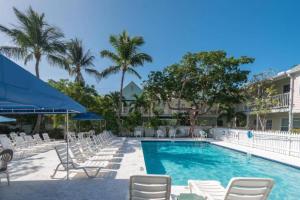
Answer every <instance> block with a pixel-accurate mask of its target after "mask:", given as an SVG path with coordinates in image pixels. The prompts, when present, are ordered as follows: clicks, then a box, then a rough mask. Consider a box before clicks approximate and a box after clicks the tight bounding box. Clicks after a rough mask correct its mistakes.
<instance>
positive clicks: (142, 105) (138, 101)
mask: <svg viewBox="0 0 300 200" xmlns="http://www.w3.org/2000/svg"><path fill="white" fill-rule="evenodd" d="M133 98H134V101H133V102H132V103H131V105H130V106H131V107H130V111H131V112H132V111H133V112H136V111H137V112H141V113H142V111H144V112H147V111H149V110H150V104H151V103H150V101H149V99H147V96H146V95H145V94H144V93H143V94H141V95H136V94H134V95H133Z"/></svg>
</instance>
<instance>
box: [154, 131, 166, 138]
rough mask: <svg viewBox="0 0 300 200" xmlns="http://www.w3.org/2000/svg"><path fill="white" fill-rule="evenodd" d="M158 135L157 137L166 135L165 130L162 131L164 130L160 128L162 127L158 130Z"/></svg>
mask: <svg viewBox="0 0 300 200" xmlns="http://www.w3.org/2000/svg"><path fill="white" fill-rule="evenodd" d="M156 137H157V138H160V137H162V138H163V137H165V134H164V132H163V131H162V130H160V129H158V130H157V131H156Z"/></svg>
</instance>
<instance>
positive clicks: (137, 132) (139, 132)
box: [133, 130, 142, 137]
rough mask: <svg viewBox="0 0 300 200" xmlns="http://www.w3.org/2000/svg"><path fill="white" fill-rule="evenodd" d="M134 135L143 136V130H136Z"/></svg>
mask: <svg viewBox="0 0 300 200" xmlns="http://www.w3.org/2000/svg"><path fill="white" fill-rule="evenodd" d="M133 136H134V137H142V131H141V130H135V131H134V133H133Z"/></svg>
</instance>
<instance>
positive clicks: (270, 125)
mask: <svg viewBox="0 0 300 200" xmlns="http://www.w3.org/2000/svg"><path fill="white" fill-rule="evenodd" d="M266 130H272V120H271V119H268V120H267V122H266Z"/></svg>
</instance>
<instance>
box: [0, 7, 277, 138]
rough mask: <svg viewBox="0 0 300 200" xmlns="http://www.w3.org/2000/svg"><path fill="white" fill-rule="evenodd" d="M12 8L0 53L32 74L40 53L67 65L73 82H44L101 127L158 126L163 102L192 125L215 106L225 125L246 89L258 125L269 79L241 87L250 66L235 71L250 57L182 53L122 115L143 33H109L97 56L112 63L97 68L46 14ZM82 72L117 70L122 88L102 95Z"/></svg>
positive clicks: (140, 57) (99, 74)
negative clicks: (97, 117)
mask: <svg viewBox="0 0 300 200" xmlns="http://www.w3.org/2000/svg"><path fill="white" fill-rule="evenodd" d="M13 9H14V13H15V15H16V17H17V20H18V24H16V25H13V26H12V27H11V28H9V27H6V26H2V25H0V32H2V33H4V34H6V35H7V36H9V37H10V38H11V40H12V44H13V45H11V46H1V47H0V52H1V53H3V54H5V55H7V56H9V57H12V58H15V59H19V60H23V61H24V63H25V64H28V63H29V62H30V61H34V63H35V73H36V76H37V77H38V78H40V63H41V61H42V58H43V57H45V58H46V59H47V61H48V62H49V63H50V64H51V65H55V66H58V67H60V68H62V69H64V70H67V71H68V72H69V74H70V76H73V77H75V81H74V82H72V81H69V80H67V79H64V80H59V81H54V80H49V84H50V85H52V86H53V87H55V88H57V89H58V90H60V91H61V92H63V93H65V94H66V95H68V96H70V97H71V98H73V99H74V100H76V101H78V102H79V103H81V104H82V105H84V106H85V107H86V108H87V110H89V111H93V112H96V113H98V114H101V115H103V117H104V118H105V120H106V125H107V126H106V128H108V129H110V130H113V131H115V132H116V133H123V132H126V131H132V130H133V128H134V127H135V126H137V125H142V124H143V125H145V126H146V127H157V126H159V125H162V124H164V122H163V121H162V120H160V117H159V116H160V115H161V112H162V111H161V106H160V105H163V106H164V105H165V104H166V105H167V106H168V107H169V109H171V110H173V111H177V112H174V113H176V114H175V115H174V116H173V117H174V118H176V120H177V125H179V124H187V123H189V124H190V125H192V126H194V125H195V124H196V123H197V119H198V117H199V116H201V115H204V114H206V113H208V112H211V111H216V112H217V113H218V114H219V115H220V116H219V117H221V118H226V119H227V122H228V123H231V122H232V120H233V119H236V118H237V117H238V116H240V113H237V112H235V110H234V109H233V107H234V105H236V104H238V103H241V102H242V101H244V100H245V92H243V89H245V88H246V89H247V90H249V91H250V92H249V94H251V95H253V96H251V95H250V96H251V97H248V99H250V100H251V101H252V102H253V101H254V102H255V106H256V112H257V115H258V116H259V119H260V123H261V126H262V127H263V124H264V118H265V115H266V113H268V112H269V110H268V109H269V104H270V103H272V101H273V100H272V99H271V98H270V97H271V96H272V95H273V94H274V91H273V88H272V87H271V86H270V84H269V81H268V79H264V78H263V76H261V75H257V76H254V79H255V80H253V82H252V84H250V85H249V86H247V87H243V86H244V84H245V83H246V81H247V76H248V74H249V72H248V71H245V70H241V69H240V66H241V65H244V64H249V63H252V62H253V61H254V59H253V58H249V57H245V56H243V57H240V58H234V57H229V56H227V54H226V52H224V51H209V52H198V53H187V54H185V55H184V56H183V57H182V59H181V60H180V62H178V63H175V64H173V65H170V66H167V67H165V68H164V69H163V70H162V71H153V72H151V73H150V74H149V76H148V79H147V80H146V81H144V92H143V94H141V95H135V96H134V101H132V102H131V103H129V106H130V113H129V115H128V116H126V117H124V116H123V117H121V111H122V110H121V108H122V106H123V105H125V101H124V97H123V85H124V80H125V75H126V74H132V75H134V76H136V77H138V78H141V76H140V74H139V73H138V72H137V71H136V68H137V67H139V66H143V65H144V64H145V63H147V62H152V57H151V56H150V55H148V54H146V53H144V52H142V51H141V49H140V48H141V47H142V46H143V45H144V43H145V41H144V39H143V37H141V36H129V35H128V33H127V32H126V31H123V32H122V33H121V34H119V35H111V36H110V38H109V42H110V44H111V46H112V47H113V50H112V51H111V50H102V51H101V52H100V56H101V57H102V58H108V59H110V60H111V62H112V64H111V65H110V66H108V67H107V68H105V69H104V70H102V71H98V70H97V69H96V68H94V59H95V57H94V56H93V55H92V54H91V52H90V50H89V49H87V50H86V49H85V48H84V45H83V43H82V41H81V40H79V39H77V38H75V39H71V40H69V41H68V42H65V41H63V39H64V34H63V33H62V32H61V31H60V29H59V28H57V27H55V26H52V25H50V24H48V23H47V21H46V19H45V15H44V13H41V14H40V13H37V12H35V11H34V10H33V9H32V8H31V7H30V8H29V9H28V10H26V11H25V12H21V11H19V10H18V9H16V8H13ZM83 72H86V73H87V74H88V75H93V76H95V77H96V78H97V80H98V81H100V80H102V79H104V78H107V77H108V76H110V75H112V74H117V73H121V82H120V91H119V92H111V93H110V94H107V95H100V94H99V93H98V92H97V90H96V89H95V87H94V86H90V85H88V84H86V83H85V80H84V76H83ZM254 96H255V98H254ZM145 113H146V115H145ZM28 119H30V118H28ZM47 119H48V118H47ZM30 120H32V118H31V119H30ZM51 121H52V123H53V127H54V128H58V127H60V126H61V125H62V123H63V122H64V118H63V116H58V115H56V116H53V117H51ZM40 123H41V116H39V117H38V120H37V123H36V126H35V127H36V128H35V131H38V128H39V124H40ZM73 125H74V127H73V128H74V129H75V128H76V127H75V124H73ZM91 125H92V124H91V123H90V122H87V123H84V126H85V127H86V128H91ZM123 128H124V129H123Z"/></svg>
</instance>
